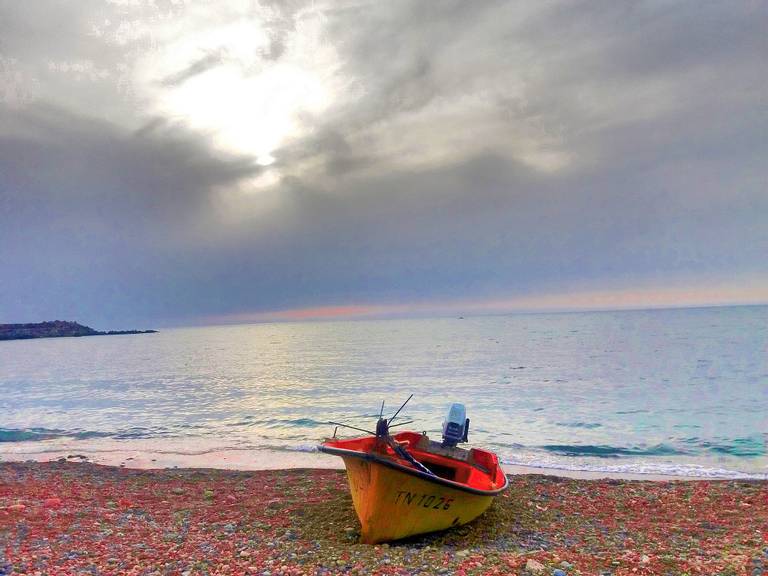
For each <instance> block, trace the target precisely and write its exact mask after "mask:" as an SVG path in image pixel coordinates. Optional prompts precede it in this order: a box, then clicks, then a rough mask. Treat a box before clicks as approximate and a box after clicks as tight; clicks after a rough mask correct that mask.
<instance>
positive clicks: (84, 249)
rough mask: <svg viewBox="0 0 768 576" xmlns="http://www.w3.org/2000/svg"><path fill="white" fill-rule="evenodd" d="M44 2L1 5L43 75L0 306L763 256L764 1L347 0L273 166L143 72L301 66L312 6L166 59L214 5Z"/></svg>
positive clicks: (203, 307)
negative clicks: (310, 100) (169, 97)
mask: <svg viewBox="0 0 768 576" xmlns="http://www.w3.org/2000/svg"><path fill="white" fill-rule="evenodd" d="M44 4H46V3H32V4H23V5H21V4H17V3H10V2H3V1H2V0H0V14H1V15H2V16H4V18H0V28H1V29H2V31H3V34H0V38H2V39H3V43H2V45H0V64H3V62H6V65H5V68H3V66H0V70H6V72H3V74H5V75H6V76H13V78H15V79H16V81H17V82H18V83H19V89H20V90H21V89H24V88H25V87H26V88H29V91H30V93H32V91H34V92H35V95H34V98H32V100H31V101H30V102H28V103H27V104H25V105H20V104H19V103H18V102H11V101H10V98H8V99H7V100H8V101H7V102H6V104H5V105H3V106H2V107H0V267H1V269H2V270H3V275H2V292H3V298H2V300H0V321H6V320H7V321H15V320H19V321H22V320H36V319H47V318H53V317H57V318H75V319H79V320H82V321H89V322H92V323H95V324H97V325H99V326H100V327H112V326H115V325H117V324H120V325H123V324H134V323H136V322H143V323H146V322H149V323H150V324H152V323H154V322H156V321H158V319H159V320H162V321H167V322H185V321H194V319H196V318H201V317H206V316H214V315H225V314H232V313H238V312H242V311H259V310H270V309H275V308H288V307H310V306H322V305H326V304H340V303H350V302H351V303H361V302H362V303H373V302H382V303H397V302H404V301H406V302H411V301H429V300H440V299H443V300H445V299H479V298H498V297H506V296H513V295H530V294H537V293H542V292H544V293H557V292H567V291H569V290H572V289H575V288H582V287H589V288H595V289H599V288H605V289H626V288H632V287H634V286H637V285H638V284H649V285H655V286H664V285H666V284H668V283H671V282H677V283H679V282H688V283H690V284H691V285H700V284H707V283H712V284H716V283H723V282H726V283H727V282H731V283H734V284H738V283H739V282H741V281H742V280H741V279H743V278H765V275H766V269H765V265H764V261H765V254H766V253H768V195H766V193H765V191H766V185H767V184H768V180H766V169H765V167H764V164H765V162H764V159H765V157H766V156H767V155H768V154H767V153H768V141H767V139H766V136H765V135H766V133H768V125H766V124H767V123H768V116H766V114H765V93H766V85H765V78H766V77H768V70H766V61H768V59H766V58H765V55H766V54H768V49H767V48H768V47H767V46H766V39H765V35H764V33H763V32H762V31H763V30H765V27H766V25H768V14H766V9H765V8H764V7H763V6H761V5H760V4H750V3H744V4H740V5H734V4H730V5H727V6H726V5H720V4H717V3H706V4H702V3H699V2H691V3H685V2H683V3H677V4H674V5H670V4H668V3H655V2H644V3H632V4H621V3H615V2H604V3H592V2H590V3H582V2H563V3H546V4H542V3H504V2H477V3H474V2H473V3H467V2H441V3H438V4H432V3H420V2H416V3H410V2H395V3H391V4H390V3H386V4H385V3H358V2H350V3H348V4H336V5H333V6H332V7H329V8H327V9H324V11H323V13H322V18H321V20H320V21H319V22H320V23H321V24H322V26H321V32H320V41H319V44H318V45H317V46H318V47H316V48H313V49H317V50H321V49H323V47H328V46H330V47H333V50H334V51H335V53H336V55H337V60H336V62H335V63H334V64H333V66H332V69H333V78H334V82H335V84H334V86H335V90H336V92H335V93H334V94H333V102H332V104H331V105H330V106H328V107H327V108H326V109H324V110H323V111H322V112H319V113H308V112H304V111H299V112H297V121H298V123H299V124H300V126H301V130H300V131H299V132H298V134H297V135H295V136H294V137H292V138H290V139H286V140H285V141H284V142H283V143H282V144H281V145H279V146H278V148H277V149H275V150H274V151H273V155H274V157H275V159H276V161H275V163H274V164H272V165H271V166H269V167H266V168H265V167H260V166H258V165H257V164H256V163H255V162H254V159H253V158H252V157H251V155H249V153H248V150H243V151H242V153H240V154H232V153H224V152H222V151H221V150H222V148H221V147H220V146H218V145H216V134H213V133H211V132H209V131H206V130H205V129H198V130H193V129H192V128H191V127H190V126H189V125H188V124H186V123H185V121H184V119H183V118H179V117H176V116H175V115H174V114H172V113H170V112H167V111H158V108H156V107H154V106H153V100H152V98H153V97H155V96H156V94H155V93H154V92H152V91H151V90H150V91H146V92H142V91H141V89H140V88H142V85H140V84H141V82H145V83H146V84H147V86H150V85H151V86H154V87H158V86H159V88H158V89H162V90H175V89H178V88H180V87H182V86H183V85H184V83H185V82H186V80H188V79H190V78H192V77H195V76H198V75H201V74H205V73H206V72H208V71H210V70H211V69H213V68H214V67H216V66H219V65H221V64H222V63H225V62H227V63H230V64H231V63H233V62H236V66H235V65H233V66H234V67H235V68H237V66H239V67H240V69H242V70H243V74H259V73H261V71H262V70H264V69H266V68H265V67H267V66H271V65H277V64H278V63H283V62H285V63H286V65H287V66H296V65H297V64H296V62H297V60H296V58H297V56H296V55H297V54H300V53H301V52H300V44H301V43H300V41H299V40H300V39H301V35H302V34H309V32H307V30H312V29H314V28H312V27H313V26H317V22H318V21H317V20H316V19H313V18H315V16H313V14H315V13H314V12H311V9H310V5H309V4H307V3H304V2H292V3H268V4H265V5H264V6H266V7H260V6H259V5H258V4H255V3H254V4H253V5H252V6H251V7H250V8H248V9H244V11H243V10H241V11H240V12H238V11H237V10H234V9H232V10H230V9H229V8H228V6H223V7H222V8H221V9H220V10H218V11H216V13H215V14H214V13H211V14H210V19H211V21H214V20H215V21H216V22H218V23H223V24H227V23H229V21H230V20H231V21H232V22H235V23H238V22H242V21H243V19H245V21H249V20H248V19H249V18H250V19H252V20H253V22H255V23H258V22H260V23H261V25H263V27H264V33H265V37H266V41H265V44H264V46H263V48H260V49H258V50H251V47H250V44H248V43H247V42H246V43H245V44H244V46H245V47H243V46H241V45H239V44H237V43H235V44H233V45H231V46H226V45H224V44H226V39H227V36H226V34H224V35H223V36H222V38H223V40H221V39H220V38H219V37H216V42H223V43H224V44H222V45H221V46H220V47H219V49H217V50H213V51H210V50H209V48H210V46H202V47H199V49H194V50H190V51H189V55H188V57H187V58H186V59H181V60H178V62H177V64H178V65H177V66H176V68H172V70H173V71H172V72H171V73H166V74H165V75H164V76H159V77H153V76H151V75H147V74H146V71H145V70H144V69H143V68H141V66H138V65H136V64H135V63H136V62H137V59H139V60H141V59H142V58H143V59H144V60H141V62H143V63H144V64H143V65H146V62H147V61H149V62H152V61H153V60H154V59H155V54H156V53H157V54H160V55H163V54H165V53H164V52H162V50H161V48H162V46H163V45H164V44H163V43H168V42H176V41H177V40H178V39H179V38H182V39H183V32H184V27H183V26H182V25H181V24H184V23H187V24H185V25H189V26H195V27H200V26H204V25H205V24H206V20H207V17H206V15H205V14H204V13H203V14H199V13H197V12H195V11H194V10H193V9H192V8H179V7H178V6H170V5H169V6H167V7H159V8H158V7H153V6H151V5H150V4H147V5H140V6H139V7H138V8H137V7H133V8H131V7H130V6H128V5H123V4H101V3H98V4H78V3H67V2H64V3H52V4H51V5H50V6H47V7H46V6H44ZM185 10H186V11H185ZM47 13H48V15H47ZM52 15H56V18H55V19H56V20H57V22H56V26H55V27H56V31H53V28H52V27H53V24H52V23H51V20H52V19H54V18H53V16H52ZM160 16H162V17H163V18H166V20H162V18H160ZM217 19H218V20H217ZM159 21H162V22H166V21H169V22H172V23H175V24H174V26H177V27H176V28H174V27H171V28H169V29H170V30H172V31H173V34H171V33H170V32H168V30H166V29H165V28H162V29H160V31H159V32H158V31H157V30H155V29H154V28H152V26H154V25H156V24H157V22H159ZM105 22H108V23H105ZM201 23H202V24H201ZM94 26H96V30H97V32H94ZM195 29H196V30H197V28H195ZM226 30H228V29H226ZM5 32H7V34H5ZM180 35H181V36H180ZM246 39H247V38H246ZM118 40H119V41H118ZM244 42H245V41H244ZM214 44H215V43H214ZM206 50H209V51H207V52H206ZM237 50H240V52H242V53H245V54H246V55H245V56H243V55H242V54H240V53H238V52H237ZM251 52H252V61H250V60H248V58H250V56H249V54H251ZM174 54H175V53H174ZM201 54H202V56H201ZM148 55H149V56H148ZM3 58H4V60H3ZM158 58H159V56H158ZM236 58H240V60H236ZM243 58H245V60H243ZM54 61H55V62H59V63H62V62H63V63H64V64H60V65H49V64H46V62H54ZM174 62H175V61H174ZM174 65H176V64H174ZM137 70H138V71H137ZM8 71H10V72H8ZM100 71H103V73H101V72H100ZM139 72H141V73H139ZM33 89H34V90H33ZM153 89H154V88H153ZM0 94H3V92H2V91H0ZM211 106H221V104H220V103H219V102H217V101H216V100H215V99H214V100H212V101H211ZM244 121H245V119H244ZM257 128H258V127H257ZM270 175H276V176H277V178H276V180H275V182H273V183H272V185H269V186H264V185H263V183H261V184H260V182H261V180H260V179H262V178H267V177H269V176H270ZM118 327H119V326H118Z"/></svg>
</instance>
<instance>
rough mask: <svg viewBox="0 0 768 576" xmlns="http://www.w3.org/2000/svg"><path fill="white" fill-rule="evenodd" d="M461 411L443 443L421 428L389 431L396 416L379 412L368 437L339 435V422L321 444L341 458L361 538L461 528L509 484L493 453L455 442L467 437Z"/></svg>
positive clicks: (456, 407) (371, 540) (372, 540)
mask: <svg viewBox="0 0 768 576" xmlns="http://www.w3.org/2000/svg"><path fill="white" fill-rule="evenodd" d="M409 400H410V398H409ZM407 402H408V401H407V400H406V403H407ZM400 409H402V406H401V407H400ZM382 412H383V406H382ZM398 413H399V410H398ZM465 414H466V411H465V408H464V406H463V405H461V404H453V405H452V406H451V408H450V410H449V414H448V417H447V418H446V421H445V422H444V424H443V441H442V442H436V441H434V440H430V438H429V437H428V436H427V434H426V433H425V432H424V433H419V432H409V431H404V432H398V433H395V434H391V433H390V430H389V428H390V426H392V424H391V423H392V420H393V419H394V418H395V417H394V416H393V417H392V418H390V419H389V420H387V419H385V418H383V417H380V418H379V420H378V422H377V426H376V432H375V433H372V432H371V433H369V434H368V435H366V436H360V437H354V438H337V437H336V432H337V431H338V427H337V429H336V431H334V437H333V438H328V439H326V440H325V441H324V442H323V443H322V444H321V445H320V446H319V447H318V449H319V450H320V451H321V452H324V453H326V454H333V455H335V456H340V457H341V458H342V459H343V460H344V465H345V467H346V470H347V478H348V480H349V489H350V492H351V494H352V502H353V503H354V507H355V511H356V512H357V517H358V518H359V520H360V525H361V529H360V541H361V542H363V543H366V544H377V543H379V542H386V541H391V540H399V539H401V538H407V537H409V536H414V535H417V534H424V533H427V532H434V531H438V530H445V529H448V528H452V527H455V526H461V525H462V524H466V523H468V522H471V521H472V520H474V519H475V518H477V517H478V516H480V515H481V514H482V513H483V512H485V511H486V510H487V509H488V507H489V506H490V505H491V503H492V501H493V498H494V497H495V496H496V495H498V494H499V493H501V492H503V491H504V490H505V489H506V488H507V485H508V480H507V477H506V475H505V474H504V471H503V470H502V467H501V465H500V464H499V460H498V457H497V456H496V455H495V454H494V453H492V452H489V451H487V450H482V449H479V448H471V449H469V450H466V449H463V448H459V447H458V446H457V444H458V443H459V442H466V441H467V433H468V429H469V419H466V418H465V417H464V415H465ZM396 415H397V413H396V414H395V416H396ZM331 424H337V426H345V427H349V428H353V429H355V430H362V429H360V428H355V427H353V426H348V425H346V424H341V423H338V422H332V423H331ZM395 426H396V425H395ZM362 431H365V430H362Z"/></svg>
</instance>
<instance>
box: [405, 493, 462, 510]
mask: <svg viewBox="0 0 768 576" xmlns="http://www.w3.org/2000/svg"><path fill="white" fill-rule="evenodd" d="M453 500H454V499H453V498H445V497H444V496H438V495H437V494H422V493H420V492H408V491H406V490H399V491H398V492H397V497H396V498H395V504H400V505H404V506H421V507H422V508H431V509H432V510H448V509H449V508H450V507H451V504H452V503H453Z"/></svg>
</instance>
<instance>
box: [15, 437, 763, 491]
mask: <svg viewBox="0 0 768 576" xmlns="http://www.w3.org/2000/svg"><path fill="white" fill-rule="evenodd" d="M45 442H54V444H52V445H51V444H49V445H48V446H46V448H45V449H44V450H40V448H41V446H40V444H41V442H40V441H37V442H18V443H15V446H14V448H15V449H14V450H10V451H0V464H2V463H4V462H17V463H18V462H37V463H46V462H61V461H68V462H87V463H91V464H97V465H100V466H108V467H117V468H128V469H136V470H167V469H211V470H222V471H227V470H229V471H260V470H294V469H317V470H342V469H343V468H344V464H343V462H342V460H341V459H340V458H338V457H336V456H330V455H327V454H322V453H320V452H312V451H295V450H278V449H268V448H265V449H254V448H252V447H248V448H216V447H213V446H209V447H205V446H203V447H201V448H200V449H198V450H182V449H177V450H167V449H165V450H163V449H160V448H158V447H157V446H155V442H153V443H152V444H153V446H154V447H152V446H141V447H135V448H134V449H131V448H125V447H115V446H114V445H109V444H107V445H105V446H102V447H98V445H96V447H94V446H93V445H90V446H89V445H79V446H78V445H77V444H73V443H71V442H66V443H58V445H57V443H56V441H45ZM0 446H1V445H0ZM502 466H503V468H504V471H505V472H506V473H507V474H508V475H526V474H537V475H543V476H552V477H557V478H570V479H575V480H641V481H657V482H664V481H690V482H702V481H712V480H739V479H740V478H718V477H708V476H686V475H680V474H660V473H655V472H650V473H642V472H615V471H600V470H572V469H567V468H557V467H543V466H533V465H524V464H507V463H502ZM752 476H757V475H746V474H745V477H744V478H743V479H746V480H758V481H760V480H765V479H766V478H760V477H756V478H755V477H752Z"/></svg>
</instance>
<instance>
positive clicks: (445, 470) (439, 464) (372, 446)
mask: <svg viewBox="0 0 768 576" xmlns="http://www.w3.org/2000/svg"><path fill="white" fill-rule="evenodd" d="M392 438H393V439H394V441H395V442H397V443H398V444H400V445H401V446H402V447H403V448H405V449H406V450H407V451H408V453H409V454H410V455H411V456H413V458H414V459H416V460H417V461H419V462H420V463H421V464H423V465H424V466H425V467H427V468H428V469H429V470H430V471H431V472H432V473H433V474H435V476H438V477H440V478H444V479H445V480H450V481H452V482H457V483H459V484H464V485H465V486H469V487H471V488H474V489H476V490H495V489H497V488H499V487H500V486H503V485H504V481H505V477H504V471H503V470H502V469H501V466H499V460H498V458H497V457H496V455H495V454H493V453H492V452H488V451H487V450H480V449H478V448H472V449H470V450H455V449H453V450H451V449H441V448H440V445H439V444H436V443H435V442H430V441H429V438H428V437H427V436H424V435H423V434H419V433H418V432H400V433H398V434H394V435H393V436H392ZM323 445H324V446H326V447H328V448H338V449H342V450H351V451H354V452H360V453H361V454H375V455H378V456H382V457H385V458H387V459H388V460H391V461H392V462H394V463H396V464H399V465H401V466H404V467H406V468H412V469H415V467H414V466H413V464H411V463H410V462H408V460H406V459H404V458H402V457H400V456H399V455H398V454H397V453H396V452H395V451H394V450H393V449H392V447H391V446H389V445H387V443H386V442H385V441H383V440H382V439H380V438H377V437H376V436H365V437H363V438H349V439H336V438H333V439H330V440H326V441H325V442H324V443H323ZM438 451H439V452H443V453H442V454H440V453H436V452H438ZM465 458H466V460H465Z"/></svg>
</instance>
